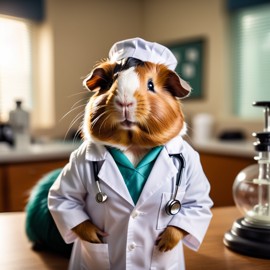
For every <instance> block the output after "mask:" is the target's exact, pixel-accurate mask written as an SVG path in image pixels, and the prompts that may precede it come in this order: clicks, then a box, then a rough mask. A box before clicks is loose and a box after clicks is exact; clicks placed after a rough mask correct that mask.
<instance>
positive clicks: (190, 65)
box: [167, 39, 204, 99]
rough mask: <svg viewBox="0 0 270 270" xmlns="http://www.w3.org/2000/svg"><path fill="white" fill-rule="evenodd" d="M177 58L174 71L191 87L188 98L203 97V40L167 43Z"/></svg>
mask: <svg viewBox="0 0 270 270" xmlns="http://www.w3.org/2000/svg"><path fill="white" fill-rule="evenodd" d="M167 47H168V48H169V49H170V50H171V51H172V53H173V54H174V55H175V57H176V58H177V61H178V64H177V67H176V69H175V71H176V72H177V73H178V74H179V76H180V77H181V78H182V79H184V80H185V81H187V82H188V83H189V84H190V86H191V87H192V92H191V95H190V97H189V98H191V99H196V98H202V97H203V75H204V74H203V71H204V69H203V64H204V63H203V60H204V59H203V58H204V55H203V53H204V40H203V39H197V40H192V41H183V42H178V43H174V44H171V45H167Z"/></svg>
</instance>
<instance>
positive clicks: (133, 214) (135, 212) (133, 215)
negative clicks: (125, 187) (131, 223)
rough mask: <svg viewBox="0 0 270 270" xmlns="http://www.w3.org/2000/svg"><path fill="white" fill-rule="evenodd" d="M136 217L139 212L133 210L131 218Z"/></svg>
mask: <svg viewBox="0 0 270 270" xmlns="http://www.w3.org/2000/svg"><path fill="white" fill-rule="evenodd" d="M138 215H139V212H138V211H136V210H134V211H133V212H132V213H131V216H132V218H136V217H137V216H138Z"/></svg>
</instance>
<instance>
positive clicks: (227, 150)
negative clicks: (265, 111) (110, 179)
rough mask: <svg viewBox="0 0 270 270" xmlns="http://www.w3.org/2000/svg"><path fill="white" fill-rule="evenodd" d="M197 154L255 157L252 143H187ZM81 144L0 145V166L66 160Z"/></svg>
mask: <svg viewBox="0 0 270 270" xmlns="http://www.w3.org/2000/svg"><path fill="white" fill-rule="evenodd" d="M189 143H190V144H191V145H192V146H193V147H194V149H195V150H197V151H198V152H204V153H212V154H218V155H229V156H238V157H247V158H251V157H254V156H256V155H257V153H256V151H255V150H254V146H253V142H252V141H218V140H215V139H211V140H209V141H204V142H196V141H189ZM80 144H81V142H72V141H66V142H65V141H52V142H48V143H41V144H32V145H30V146H29V147H28V148H25V149H15V148H11V147H9V146H8V145H7V144H4V143H0V164H3V163H11V162H25V161H34V160H36V161H41V160H53V159H59V158H67V157H69V155H70V153H71V152H72V151H73V150H75V149H77V148H78V146H79V145H80Z"/></svg>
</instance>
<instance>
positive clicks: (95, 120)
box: [91, 111, 107, 128]
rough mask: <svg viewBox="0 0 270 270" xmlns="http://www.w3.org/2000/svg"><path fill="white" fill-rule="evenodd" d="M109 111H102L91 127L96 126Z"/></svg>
mask: <svg viewBox="0 0 270 270" xmlns="http://www.w3.org/2000/svg"><path fill="white" fill-rule="evenodd" d="M106 113H107V111H105V112H103V113H101V114H100V115H99V116H98V117H96V118H95V120H94V121H93V122H92V123H91V128H94V126H95V124H96V123H97V122H98V121H99V119H100V118H101V117H102V116H103V115H105V114H106Z"/></svg>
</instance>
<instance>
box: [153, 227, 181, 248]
mask: <svg viewBox="0 0 270 270" xmlns="http://www.w3.org/2000/svg"><path fill="white" fill-rule="evenodd" d="M185 235H186V233H185V232H184V231H183V230H181V229H179V228H177V227H173V226H168V227H167V228H166V229H165V230H164V231H163V232H162V233H161V234H160V235H159V237H158V239H157V242H156V244H157V247H158V249H159V251H161V252H166V251H169V250H172V249H173V248H174V247H175V246H176V245H177V244H178V242H179V241H180V240H181V239H182V238H183V237H184V236H185Z"/></svg>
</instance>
